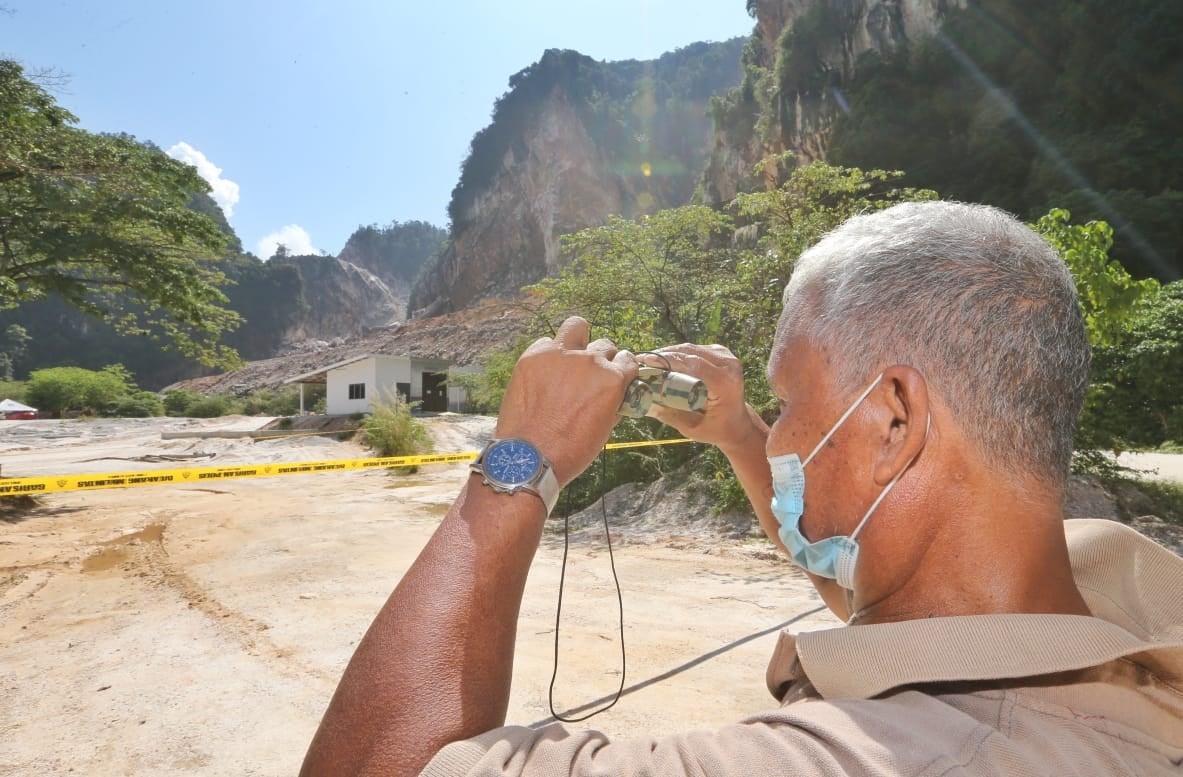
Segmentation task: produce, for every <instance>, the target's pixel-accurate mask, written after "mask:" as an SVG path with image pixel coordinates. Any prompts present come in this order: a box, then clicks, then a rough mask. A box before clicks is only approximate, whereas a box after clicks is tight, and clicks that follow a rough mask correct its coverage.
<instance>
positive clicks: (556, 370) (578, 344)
mask: <svg viewBox="0 0 1183 777" xmlns="http://www.w3.org/2000/svg"><path fill="white" fill-rule="evenodd" d="M590 328H591V327H590V325H589V324H588V323H587V321H584V320H583V319H582V318H578V317H573V318H568V319H567V320H566V321H564V322H563V325H562V326H560V327H559V331H558V333H557V334H556V335H555V337H554V339H551V338H549V337H545V338H543V339H541V340H538V341H537V342H535V343H534V344H533V345H531V346H530V347H529V348H528V349H526V352H525V353H523V354H522V357H521V358H520V359H518V363H517V365H516V366H515V367H514V370H513V376H512V377H511V378H510V380H509V386H508V388H506V390H505V399H503V400H502V402H501V413H500V414H499V416H498V419H497V431H496V436H497V437H500V438H505V437H519V438H521V439H523V440H527V441H528V442H531V443H533V444H534V445H535V446H537V447H538V449H539V450H541V451H542V453H543V454H544V455H545V456H546V457H547V458H548V459H550V462H551V464H553V465H554V468H555V476H556V477H557V478H558V480H559V483H560V485H564V486H565V485H567V484H568V483H570V482H571V481H572V480H574V479H575V477H576V476H578V475H579V473H581V472H583V471H584V470H585V469H587V467H588V465H590V464H591V463H592V461H593V460H595V457H596V455H597V454H599V452H600V450H601V449H602V448H603V447H604V443H605V442H607V441H608V436H609V435H610V434H611V433H612V427H613V426H615V425H616V422H617V421H619V420H620V416H618V415H617V413H616V411H617V409H618V408H619V407H620V402H621V400H622V399H623V398H624V392H625V389H626V388H627V387H628V384H629V383H630V382H631V381H632V380H633V379H634V378H636V377H637V361H636V359H634V358H633V355H632V354H631V353H629V352H628V351H618V350H617V349H616V346H615V345H614V344H613V343H612V342H611V341H609V340H596V341H595V342H594V343H591V344H588V341H587V340H588V333H589V331H590Z"/></svg>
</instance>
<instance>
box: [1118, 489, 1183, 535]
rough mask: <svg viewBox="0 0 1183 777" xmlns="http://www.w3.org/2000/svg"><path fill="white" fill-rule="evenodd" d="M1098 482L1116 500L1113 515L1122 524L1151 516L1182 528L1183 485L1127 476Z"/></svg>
mask: <svg viewBox="0 0 1183 777" xmlns="http://www.w3.org/2000/svg"><path fill="white" fill-rule="evenodd" d="M1101 480H1102V483H1103V485H1104V486H1105V489H1106V490H1107V491H1109V493H1111V494H1113V495H1114V497H1116V499H1117V514H1118V516H1119V517H1120V518H1121V519H1122V520H1123V521H1130V520H1133V519H1134V518H1137V517H1139V516H1142V515H1155V516H1158V517H1159V518H1161V519H1162V520H1164V521H1166V522H1167V523H1170V524H1174V525H1176V526H1183V483H1175V482H1173V481H1168V480H1140V479H1136V478H1129V477H1116V478H1102V479H1101Z"/></svg>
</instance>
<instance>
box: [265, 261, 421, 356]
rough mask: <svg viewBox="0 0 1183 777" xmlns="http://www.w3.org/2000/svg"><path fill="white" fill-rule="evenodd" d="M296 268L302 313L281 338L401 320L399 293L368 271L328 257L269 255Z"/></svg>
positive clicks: (315, 336)
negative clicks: (301, 291)
mask: <svg viewBox="0 0 1183 777" xmlns="http://www.w3.org/2000/svg"><path fill="white" fill-rule="evenodd" d="M271 261H272V262H284V263H287V264H291V265H293V266H295V267H297V268H298V269H299V271H300V275H301V277H302V278H303V280H304V298H305V300H306V301H307V303H308V304H307V306H306V308H305V311H304V315H302V316H299V317H298V318H296V320H295V321H293V322H292V323H291V324H290V325H289V326H288V328H287V329H286V330H285V331H284V333H283V338H282V339H283V342H285V343H293V342H297V341H300V340H333V339H336V338H343V337H351V336H354V335H359V334H362V333H363V332H365V331H367V330H369V329H372V328H375V327H383V326H386V325H388V324H391V323H394V322H398V321H402V320H403V319H404V318H405V317H406V299H407V298H406V296H405V292H404V293H402V294H400V293H399V292H398V290H395V289H391V288H390V287H389V286H388V285H386V284H385V283H383V282H382V279H381V278H379V277H378V276H376V275H375V274H374V273H372V272H370V271H369V270H366V269H364V268H362V267H358V266H357V265H355V264H353V263H351V262H347V261H344V260H342V259H338V258H335V257H332V256H287V257H282V258H276V259H272V260H271Z"/></svg>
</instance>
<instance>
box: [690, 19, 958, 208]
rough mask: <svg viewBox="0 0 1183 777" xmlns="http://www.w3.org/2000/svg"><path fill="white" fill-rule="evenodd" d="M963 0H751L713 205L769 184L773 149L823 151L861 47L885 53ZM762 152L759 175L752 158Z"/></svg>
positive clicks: (720, 136) (717, 149) (799, 154)
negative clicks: (742, 69) (743, 69)
mask: <svg viewBox="0 0 1183 777" xmlns="http://www.w3.org/2000/svg"><path fill="white" fill-rule="evenodd" d="M965 3H966V0H751V2H749V9H750V10H751V11H752V12H753V14H754V15H755V17H756V27H755V30H754V31H753V33H752V39H751V41H750V43H749V46H748V50H747V51H746V52H745V64H747V65H749V66H750V68H751V69H750V70H749V72H748V75H747V80H746V81H745V83H744V84H743V85H742V87H741V88H740V89H738V90H736V91H735V92H733V93H732V94H731V95H729V98H730V103H729V110H728V115H727V116H725V117H724V121H723V122H721V125H722V126H720V127H718V128H717V133H716V137H715V146H714V150H713V151H712V153H711V158H710V162H709V163H708V167H707V171H706V173H705V175H704V179H703V195H704V200H705V201H706V202H707V203H708V204H711V205H715V206H719V205H723V204H725V203H727V202H730V201H731V200H732V199H734V198H735V195H736V194H737V193H738V192H740V191H745V190H750V189H752V188H756V187H759V186H765V187H767V186H775V185H777V183H778V182H779V180H780V179H781V176H782V175H783V172H784V171H782V170H780V169H778V168H777V163H776V161H775V158H776V157H778V156H779V155H781V154H782V153H784V152H786V151H789V152H792V154H793V156H794V159H795V160H796V163H797V164H806V163H808V162H811V161H814V160H819V159H820V160H824V159H825V158H826V150H827V148H828V145H829V136H830V130H831V127H832V125H833V121H834V118H835V117H836V116H837V115H838V113H839V112H840V111H844V110H846V104H845V99H844V98H843V96H842V88H841V87H842V83H843V81H845V80H846V79H848V78H849V77H850V76H851V75H852V74H853V73H854V71H855V68H856V67H857V63H858V60H859V57H861V56H862V55H863V54H866V53H868V52H877V53H879V54H887V53H889V52H892V51H894V50H897V49H899V48H901V47H906V46H908V45H910V43H912V42H915V41H917V40H920V39H922V38H925V37H928V36H931V35H932V34H934V33H935V32H936V31H937V30H938V28H939V26H940V23H941V21H942V19H943V18H944V17H945V14H946V13H947V12H948V10H949V9H950V8H953V7H964V6H965ZM761 161H766V167H765V169H764V172H763V176H762V177H761V178H760V180H755V179H754V178H753V173H752V171H753V170H754V169H755V167H756V165H757V164H758V163H759V162H761Z"/></svg>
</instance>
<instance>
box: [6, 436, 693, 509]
mask: <svg viewBox="0 0 1183 777" xmlns="http://www.w3.org/2000/svg"><path fill="white" fill-rule="evenodd" d="M684 442H691V441H690V440H687V439H680V440H643V441H640V442H617V443H610V444H609V445H606V446H604V447H605V449H606V450H618V449H621V448H641V447H645V446H650V445H674V444H676V443H684ZM479 453H480V452H479V451H465V452H462V453H428V454H424V455H419V456H383V457H380V458H372V459H335V460H329V461H295V462H281V463H271V464H244V465H241V466H236V467H189V468H186V469H154V470H149V471H146V472H91V473H86V474H81V475H46V476H43V477H28V478H3V479H0V497H4V496H25V495H30V494H51V493H54V492H58V491H90V490H94V489H100V488H134V487H138V486H160V485H166V484H173V485H184V484H192V483H209V482H213V481H217V480H236V479H240V478H267V477H276V476H278V475H311V474H316V473H319V472H346V471H349V470H370V469H384V468H388V467H416V466H421V465H424V464H455V463H458V462H465V461H472V460H473V459H475V458H476V457H477V456H478V455H479Z"/></svg>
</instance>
